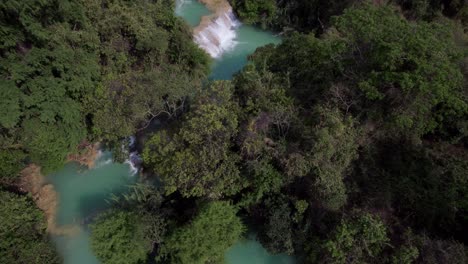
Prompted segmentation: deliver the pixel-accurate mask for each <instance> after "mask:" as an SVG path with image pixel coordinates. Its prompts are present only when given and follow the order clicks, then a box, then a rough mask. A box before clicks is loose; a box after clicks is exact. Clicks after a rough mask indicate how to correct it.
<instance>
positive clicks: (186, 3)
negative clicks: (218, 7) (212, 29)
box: [175, 0, 211, 27]
mask: <svg viewBox="0 0 468 264" xmlns="http://www.w3.org/2000/svg"><path fill="white" fill-rule="evenodd" d="M175 12H176V15H177V16H180V17H183V18H184V20H185V21H186V22H187V24H189V25H190V26H192V27H196V26H197V25H198V24H200V19H201V17H202V16H206V15H209V14H210V13H211V12H210V10H208V9H207V8H206V7H205V5H203V4H202V3H200V2H198V1H191V0H177V1H176V10H175Z"/></svg>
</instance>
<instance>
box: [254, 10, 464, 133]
mask: <svg viewBox="0 0 468 264" xmlns="http://www.w3.org/2000/svg"><path fill="white" fill-rule="evenodd" d="M332 25H333V28H332V29H330V30H328V31H327V33H326V34H325V35H324V36H323V38H322V39H317V38H315V37H313V36H302V35H293V36H292V37H291V38H288V39H287V40H286V41H285V42H284V43H283V44H281V45H280V46H279V47H277V48H272V47H270V48H266V49H263V50H260V51H259V52H258V54H257V55H255V56H254V57H253V59H254V62H255V63H256V64H257V65H268V69H269V70H271V71H273V72H282V73H283V74H286V73H287V74H288V76H289V78H290V80H291V87H292V92H293V93H294V95H295V97H296V98H298V100H300V101H301V102H302V104H303V105H304V106H306V107H310V106H311V105H313V103H315V102H317V101H320V100H327V101H330V102H333V103H334V104H336V105H337V106H338V107H339V108H341V109H342V110H343V111H346V112H351V113H353V114H354V115H356V116H359V117H360V119H362V120H365V122H368V123H369V125H370V126H371V127H374V126H375V125H378V126H383V127H384V129H386V130H388V131H391V132H390V133H391V134H393V135H395V134H396V135H415V136H417V137H420V136H422V135H424V134H426V133H428V132H431V131H434V130H436V129H440V126H441V121H442V120H446V119H449V118H451V117H453V118H460V117H462V116H463V115H464V113H466V111H467V109H468V108H467V104H466V95H465V94H464V93H463V82H462V80H463V76H462V73H461V71H460V67H459V62H460V52H459V49H458V48H457V47H456V45H455V43H454V41H453V36H452V33H451V32H452V31H451V30H450V25H449V24H447V23H444V24H441V23H435V22H433V23H425V22H418V23H410V22H409V21H407V20H405V19H404V18H403V17H401V16H400V15H398V14H397V13H396V11H395V10H394V9H392V8H391V7H375V6H373V5H371V4H364V5H361V6H359V7H354V8H350V9H347V10H346V11H345V12H344V14H343V15H342V16H339V17H336V18H335V19H333V21H332Z"/></svg>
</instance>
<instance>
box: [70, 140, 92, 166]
mask: <svg viewBox="0 0 468 264" xmlns="http://www.w3.org/2000/svg"><path fill="white" fill-rule="evenodd" d="M99 147H100V144H99V143H94V144H93V143H89V142H86V141H84V142H82V143H81V144H80V145H79V146H78V153H76V154H68V156H67V161H75V162H78V163H80V164H81V165H83V166H86V167H88V169H91V168H93V167H94V165H95V162H96V159H97V156H98V155H99Z"/></svg>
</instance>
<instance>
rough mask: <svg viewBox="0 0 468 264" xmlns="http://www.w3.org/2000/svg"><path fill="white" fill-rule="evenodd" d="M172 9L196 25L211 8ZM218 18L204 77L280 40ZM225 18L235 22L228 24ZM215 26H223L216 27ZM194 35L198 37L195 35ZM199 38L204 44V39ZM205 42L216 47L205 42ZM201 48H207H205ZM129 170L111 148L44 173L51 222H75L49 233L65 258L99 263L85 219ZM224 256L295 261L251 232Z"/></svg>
mask: <svg viewBox="0 0 468 264" xmlns="http://www.w3.org/2000/svg"><path fill="white" fill-rule="evenodd" d="M176 14H177V15H178V16H180V17H182V18H183V19H184V20H186V21H187V23H188V24H189V25H190V26H192V27H194V28H195V27H197V25H199V23H200V21H201V18H202V17H203V16H206V15H209V14H211V12H210V11H209V10H208V9H207V8H206V7H205V6H204V5H203V4H201V3H199V2H197V1H195V0H181V1H177V8H176ZM231 19H233V21H231ZM226 21H230V22H226ZM215 22H216V21H213V23H215ZM218 22H221V23H218V24H217V25H213V28H212V30H211V32H210V33H209V34H214V35H215V36H214V37H215V38H217V37H219V38H223V39H221V42H222V43H221V42H220V43H221V44H222V45H223V47H221V48H220V49H221V50H220V52H218V53H217V54H218V55H219V56H217V57H216V58H214V63H213V65H212V72H211V75H210V77H209V78H210V79H212V80H229V79H231V78H232V75H233V74H234V73H235V72H237V71H239V70H240V69H242V67H243V66H244V65H245V64H246V62H247V56H248V55H249V54H251V53H253V52H254V51H255V49H256V48H257V47H259V46H263V45H266V44H268V43H279V42H280V41H281V39H280V38H279V37H277V36H275V35H274V34H272V33H270V32H265V31H261V30H259V29H257V28H255V27H251V26H246V25H242V24H241V23H240V22H239V21H237V20H236V19H235V17H229V19H228V20H225V21H218ZM231 22H234V23H235V24H233V25H230V24H229V23H231ZM218 30H221V31H224V32H218ZM209 37H210V38H211V37H213V36H209ZM195 39H196V41H197V43H198V42H199V41H198V40H197V38H195ZM199 44H200V43H199ZM205 44H207V46H210V45H209V44H210V43H205ZM211 48H215V49H217V48H218V47H214V46H212V45H211ZM205 50H206V49H205ZM207 52H208V53H209V54H212V51H210V50H207ZM133 174H134V173H133V172H132V168H131V166H129V164H119V163H114V162H113V161H112V154H111V153H110V152H103V153H102V154H101V155H100V156H99V158H98V160H97V161H96V166H95V167H94V168H93V169H91V170H88V169H86V168H84V167H82V166H79V165H78V164H76V163H69V164H67V165H66V166H65V167H64V168H63V169H62V170H60V171H58V172H56V173H54V174H52V175H49V177H48V179H49V181H50V182H51V183H52V184H53V185H54V188H55V190H56V191H57V193H58V196H59V205H58V208H57V212H56V223H57V225H58V226H71V227H74V228H75V231H76V230H78V231H77V232H75V233H74V234H73V235H61V236H59V235H54V236H53V240H54V241H55V243H56V245H57V248H58V250H59V252H60V253H61V255H62V256H63V258H64V263H65V264H99V261H98V260H97V258H96V257H95V256H94V254H93V252H92V251H91V249H90V244H89V231H88V230H87V229H86V225H87V223H88V221H89V219H91V218H92V217H93V216H94V215H95V214H96V213H97V212H99V211H101V210H103V209H105V208H106V207H108V206H109V204H108V203H107V201H106V199H109V196H110V194H112V193H113V194H119V193H122V192H124V191H125V190H126V189H127V186H128V185H130V184H132V183H135V182H136V180H137V176H132V175H133ZM225 259H226V262H227V263H228V264H246V263H252V264H282V263H284V264H286V263H288V264H289V263H294V262H295V261H294V258H292V257H290V256H288V255H285V254H282V255H271V254H269V253H268V252H267V251H266V250H265V249H264V248H263V247H262V246H261V244H260V243H259V242H257V241H256V240H255V238H254V237H250V238H248V239H245V240H242V241H239V242H238V243H237V244H236V245H235V246H233V247H232V248H231V249H230V250H229V251H228V252H227V253H226V255H225ZM129 264H131V263H129Z"/></svg>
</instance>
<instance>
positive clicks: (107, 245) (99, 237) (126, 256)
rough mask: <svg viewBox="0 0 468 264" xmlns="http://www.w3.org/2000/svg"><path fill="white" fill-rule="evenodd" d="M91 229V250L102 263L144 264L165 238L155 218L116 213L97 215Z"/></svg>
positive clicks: (162, 227) (129, 213)
mask: <svg viewBox="0 0 468 264" xmlns="http://www.w3.org/2000/svg"><path fill="white" fill-rule="evenodd" d="M90 227H91V248H92V250H93V251H94V253H95V254H96V256H97V257H98V259H99V260H100V261H102V263H113V264H114V263H115V264H118V263H146V262H145V261H146V259H147V254H148V253H149V252H150V251H151V250H152V249H153V244H154V243H160V242H161V241H162V236H163V234H164V224H163V222H162V219H161V218H159V217H157V216H156V215H154V216H153V215H150V214H144V213H138V212H127V211H118V210H111V211H108V212H105V213H103V214H101V215H99V217H98V218H97V219H96V220H95V222H94V223H92V224H91V225H90Z"/></svg>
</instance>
